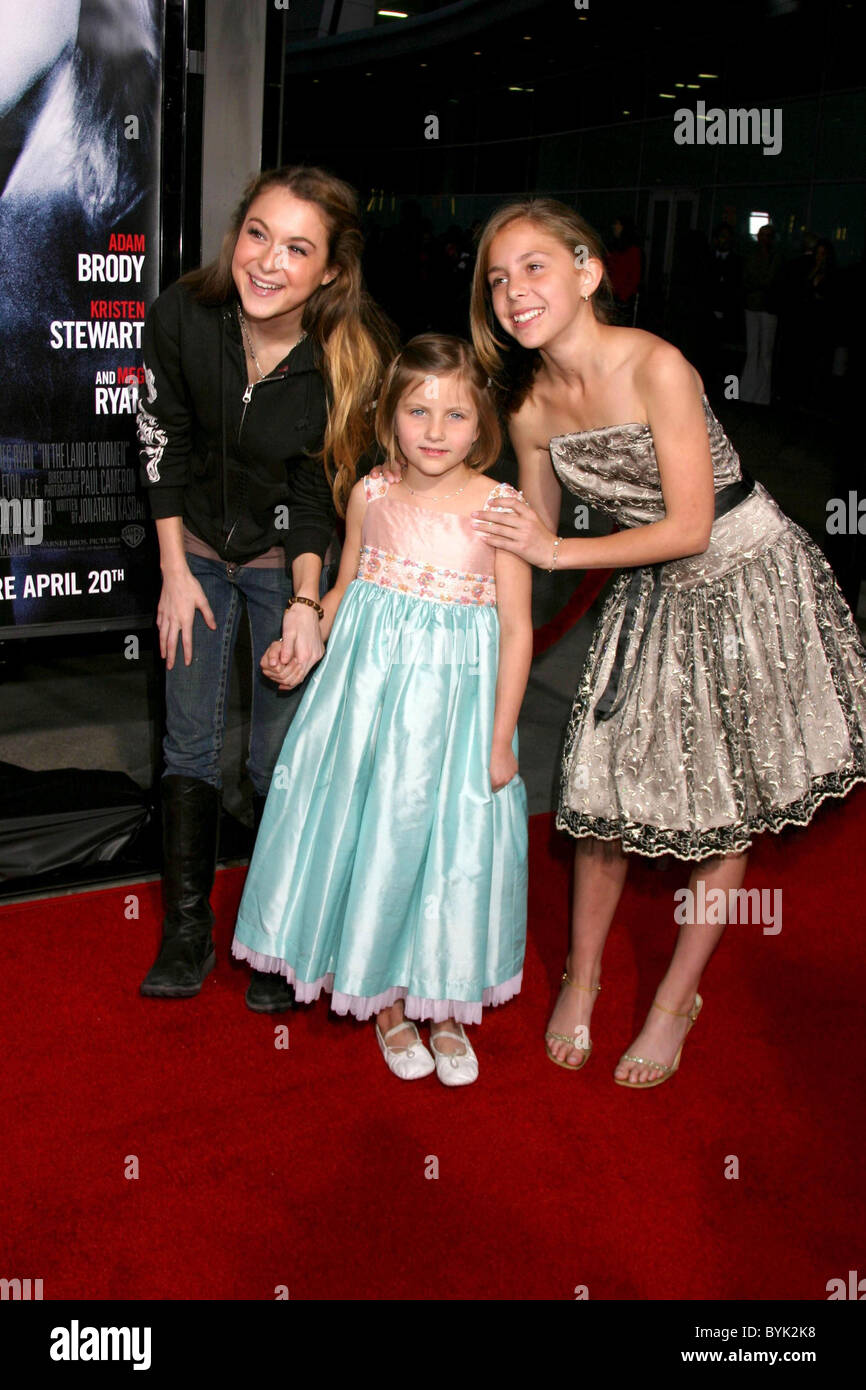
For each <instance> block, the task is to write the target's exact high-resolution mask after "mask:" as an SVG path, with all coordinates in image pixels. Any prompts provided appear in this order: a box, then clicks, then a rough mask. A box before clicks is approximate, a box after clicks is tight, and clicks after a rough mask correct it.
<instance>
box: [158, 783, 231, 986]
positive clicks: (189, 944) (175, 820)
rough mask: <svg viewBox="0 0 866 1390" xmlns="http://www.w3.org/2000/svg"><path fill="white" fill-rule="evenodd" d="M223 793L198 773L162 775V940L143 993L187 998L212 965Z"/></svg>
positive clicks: (199, 984)
mask: <svg viewBox="0 0 866 1390" xmlns="http://www.w3.org/2000/svg"><path fill="white" fill-rule="evenodd" d="M220 801H221V798H220V793H219V791H218V789H217V788H216V787H212V786H210V784H209V783H208V782H202V781H200V780H199V779H198V778H196V777H164V778H163V779H162V840H163V877H162V882H163V895H164V898H165V918H164V921H163V924H162V945H161V946H160V949H159V955H158V956H157V958H156V962H155V964H154V965H153V968H152V969H151V970H150V971H149V972H148V974H147V976H146V977H145V979H144V980H143V982H142V985H141V993H142V994H145V995H148V996H149V997H153V998H158V999H189V998H191V997H192V996H193V995H194V994H198V992H199V990H200V989H201V987H202V981H203V980H204V978H205V976H206V975H208V974H210V972H211V970H213V968H214V961H215V957H214V944H213V938H212V936H211V928H212V927H213V920H214V915H213V912H212V910H211V905H210V902H209V901H208V900H209V897H210V892H211V889H212V888H213V880H214V872H215V870H216V858H217V841H218V838H219V821H220Z"/></svg>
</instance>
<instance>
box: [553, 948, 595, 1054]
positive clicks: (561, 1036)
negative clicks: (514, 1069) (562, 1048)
mask: <svg viewBox="0 0 866 1390" xmlns="http://www.w3.org/2000/svg"><path fill="white" fill-rule="evenodd" d="M562 983H563V984H566V985H571V987H572V989H582V990H583V991H584V993H585V994H598V992H599V990H600V989H601V985H579V984H577V983H576V982H575V981H574V980H572V979H571V977H570V975H569V973H568V971H567V970H563V972H562ZM575 1037H576V1033H572V1034H571V1035H569V1034H568V1033H552V1032H551V1031H550V1029H548V1031H547V1032H546V1033H545V1035H544V1047H545V1051H546V1052H547V1055H548V1057H549V1058H550V1060H551V1062H553V1063H554V1064H555V1065H556V1066H557V1067H564V1068H565V1070H566V1071H580V1069H581V1067H585V1066H586V1064H587V1062H588V1061H589V1054H590V1052H592V1042H590V1044H589V1046H588V1047H578V1046H577V1044H576V1043H575V1041H574V1039H575ZM548 1038H553V1040H554V1041H555V1042H564V1043H568V1044H569V1046H570V1047H573V1048H574V1050H575V1052H585V1053H586V1056H585V1057H584V1059H583V1061H582V1062H578V1064H577V1066H576V1067H571V1066H569V1064H568V1062H565V1061H560V1059H559V1058H558V1057H554V1055H553V1053H552V1052H551V1050H550V1048H549V1047H548V1045H547V1039H548Z"/></svg>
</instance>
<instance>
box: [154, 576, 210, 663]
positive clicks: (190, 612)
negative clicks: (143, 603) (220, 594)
mask: <svg viewBox="0 0 866 1390" xmlns="http://www.w3.org/2000/svg"><path fill="white" fill-rule="evenodd" d="M196 610H198V612H199V613H201V615H202V617H203V618H204V620H205V622H206V623H207V625H208V627H209V628H210V629H211V631H214V632H215V631H216V619H215V618H214V615H213V613H212V611H211V606H210V604H209V603H208V601H207V599H206V598H205V592H204V589H203V588H202V587H201V584H199V582H198V580H197V579H196V577H195V575H194V574H193V573H192V571H191V570H190V568H189V566H188V565H186V564H185V565H184V566H183V568H182V569H180V568H179V569H177V570H171V571H163V576H162V592H161V593H160V596H159V603H158V605H157V609H156V626H157V628H158V630H159V651H160V655H161V656H162V658H163V660H164V661H165V664H166V667H167V669H168V670H169V671H170V670H171V669H172V667H173V666H174V659H175V656H176V655H177V639H178V637H180V639H181V641H182V643H183V659H184V664H185V665H186V666H189V664H190V662H191V661H192V629H193V624H194V622H195V615H196Z"/></svg>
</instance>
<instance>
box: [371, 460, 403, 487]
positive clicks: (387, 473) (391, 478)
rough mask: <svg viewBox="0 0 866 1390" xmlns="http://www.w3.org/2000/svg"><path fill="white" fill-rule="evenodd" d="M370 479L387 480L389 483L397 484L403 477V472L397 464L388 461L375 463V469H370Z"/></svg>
mask: <svg viewBox="0 0 866 1390" xmlns="http://www.w3.org/2000/svg"><path fill="white" fill-rule="evenodd" d="M370 477H371V478H387V480H388V482H389V483H399V481H400V479H401V478H402V477H403V470H402V468H401V467H400V465H399V463H393V462H391V461H390V460H389V462H388V463H382V464H379V463H377V464H376V467H375V468H371V469H370Z"/></svg>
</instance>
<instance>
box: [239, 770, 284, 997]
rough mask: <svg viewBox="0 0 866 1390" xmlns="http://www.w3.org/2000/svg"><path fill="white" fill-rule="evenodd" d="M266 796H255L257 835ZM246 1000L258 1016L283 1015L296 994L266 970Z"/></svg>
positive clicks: (256, 978) (280, 977) (256, 975)
mask: <svg viewBox="0 0 866 1390" xmlns="http://www.w3.org/2000/svg"><path fill="white" fill-rule="evenodd" d="M267 799H268V798H267V797H266V796H258V795H254V796H253V824H254V825H255V828H256V834H258V832H259V826H260V825H261V823H262V813H263V811H264V809H265V802H266V801H267ZM244 1000H245V1003H246V1006H247V1008H248V1009H252V1011H253V1013H256V1014H282V1013H285V1012H286V1010H287V1009H293V1008H294V1007H295V992H294V990H293V989H292V987H291V985H290V984H289V982H288V980H287V979H286V978H285V976H284V975H271V974H268V973H267V972H266V971H264V970H254V971H253V972H252V979H251V980H250V983H249V985H248V987H247V992H246V995H245V996H244Z"/></svg>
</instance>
